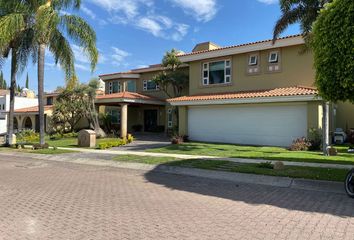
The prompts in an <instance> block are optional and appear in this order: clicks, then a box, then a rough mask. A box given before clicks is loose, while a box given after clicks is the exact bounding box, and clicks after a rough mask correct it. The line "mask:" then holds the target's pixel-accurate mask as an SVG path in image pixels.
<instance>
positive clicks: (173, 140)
mask: <svg viewBox="0 0 354 240" xmlns="http://www.w3.org/2000/svg"><path fill="white" fill-rule="evenodd" d="M183 140H184V138H183V136H179V135H176V136H173V137H172V138H171V143H172V144H181V143H183V142H184V141H183Z"/></svg>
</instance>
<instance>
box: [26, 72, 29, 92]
mask: <svg viewBox="0 0 354 240" xmlns="http://www.w3.org/2000/svg"><path fill="white" fill-rule="evenodd" d="M26 88H27V89H29V77H28V73H27V76H26Z"/></svg>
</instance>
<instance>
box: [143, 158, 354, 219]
mask: <svg viewBox="0 0 354 240" xmlns="http://www.w3.org/2000/svg"><path fill="white" fill-rule="evenodd" d="M183 161H190V160H181V161H175V162H169V163H166V164H161V165H159V166H158V167H156V168H155V169H153V170H151V171H149V172H147V173H145V175H144V177H145V179H146V180H147V181H148V182H151V183H155V184H159V185H163V186H165V187H166V188H169V189H171V190H178V191H186V192H191V193H196V194H201V195H205V196H212V197H218V198H224V199H229V200H232V201H242V202H244V203H247V204H252V205H261V204H263V205H270V206H275V207H279V208H283V209H287V210H295V211H302V212H312V213H324V214H330V215H334V216H340V217H354V211H353V209H354V200H353V199H351V198H349V197H347V196H346V195H345V194H344V189H343V194H333V193H331V194H328V193H326V192H316V191H308V190H297V189H290V188H282V187H271V186H265V185H259V184H248V183H233V182H230V181H226V180H213V179H208V178H203V177H192V176H183V175H176V174H168V173H162V172H161V171H160V170H159V167H160V166H171V165H173V166H181V165H183V164H181V162H183ZM214 164H217V163H214ZM185 166H187V165H185ZM209 167H212V166H209ZM207 168H208V167H207Z"/></svg>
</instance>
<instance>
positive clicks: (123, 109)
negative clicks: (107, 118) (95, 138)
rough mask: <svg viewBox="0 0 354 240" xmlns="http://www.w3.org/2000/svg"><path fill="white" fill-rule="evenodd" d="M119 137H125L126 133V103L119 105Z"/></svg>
mask: <svg viewBox="0 0 354 240" xmlns="http://www.w3.org/2000/svg"><path fill="white" fill-rule="evenodd" d="M120 106H121V108H120V137H121V138H122V139H123V138H126V137H127V134H128V104H126V103H124V104H121V105H120Z"/></svg>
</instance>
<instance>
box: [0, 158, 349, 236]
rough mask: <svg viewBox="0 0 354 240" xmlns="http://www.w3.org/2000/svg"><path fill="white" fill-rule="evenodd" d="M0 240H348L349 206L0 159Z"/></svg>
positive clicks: (342, 198)
mask: <svg viewBox="0 0 354 240" xmlns="http://www.w3.org/2000/svg"><path fill="white" fill-rule="evenodd" d="M0 239H4V240H5V239H11V240H12V239H134V240H135V239H302V240H303V239H328V240H329V239H354V200H353V199H350V198H348V197H347V196H346V195H344V194H333V193H328V194H327V193H323V192H315V191H305V190H294V189H287V188H277V187H268V186H261V185H256V184H235V183H231V182H226V181H216V180H209V179H203V178H195V177H187V176H182V175H171V174H164V173H157V172H154V171H150V172H148V171H147V172H144V171H137V170H129V169H120V168H111V167H98V166H90V165H78V164H73V163H64V162H54V161H43V160H32V159H31V160H29V159H25V158H22V157H8V158H6V159H4V157H2V156H0Z"/></svg>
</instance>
